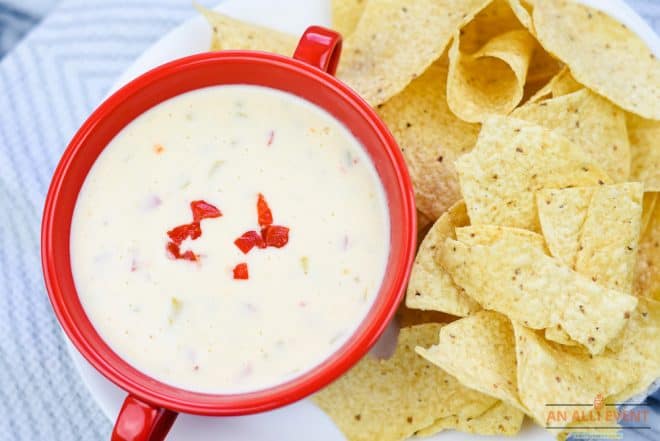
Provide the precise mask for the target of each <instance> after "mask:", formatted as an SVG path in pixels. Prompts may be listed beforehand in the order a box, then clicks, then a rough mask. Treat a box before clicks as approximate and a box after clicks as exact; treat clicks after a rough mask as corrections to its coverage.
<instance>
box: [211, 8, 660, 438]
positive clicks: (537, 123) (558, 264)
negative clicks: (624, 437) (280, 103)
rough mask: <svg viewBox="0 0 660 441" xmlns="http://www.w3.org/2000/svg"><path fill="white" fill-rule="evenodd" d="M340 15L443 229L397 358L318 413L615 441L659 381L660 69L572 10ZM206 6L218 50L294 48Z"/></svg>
mask: <svg viewBox="0 0 660 441" xmlns="http://www.w3.org/2000/svg"><path fill="white" fill-rule="evenodd" d="M332 8H333V26H334V27H335V28H336V29H338V30H340V31H341V32H342V33H343V34H344V38H345V40H344V53H343V54H342V60H341V62H340V65H339V70H338V76H339V78H340V79H342V80H343V81H345V82H346V83H347V84H348V85H349V86H351V87H353V88H354V89H355V90H356V91H357V92H358V93H359V94H360V95H361V96H362V97H363V98H364V99H365V100H366V101H367V102H368V103H370V104H371V105H372V106H374V107H375V108H376V111H377V112H378V114H379V115H380V116H381V117H382V118H383V120H384V121H385V122H386V123H387V125H388V127H389V128H390V130H391V131H392V133H393V134H394V136H395V137H396V139H397V141H398V143H399V145H400V147H401V150H402V152H403V154H404V157H405V159H406V161H407V164H408V167H409V171H410V174H411V177H412V180H413V184H414V187H415V195H416V202H417V209H418V215H419V216H418V217H419V222H418V225H419V229H420V231H424V232H425V235H422V236H421V237H423V240H422V241H421V244H420V246H419V251H418V255H417V258H416V260H415V263H414V266H413V272H412V277H411V280H410V284H409V287H408V291H407V295H406V301H405V305H402V306H401V308H400V310H399V314H398V315H397V317H398V320H399V322H400V324H401V326H402V329H401V331H400V335H399V340H398V344H397V348H396V351H395V353H394V355H393V356H392V357H391V358H389V359H387V360H382V359H377V358H375V357H372V356H367V357H366V358H365V359H364V360H362V361H361V362H360V363H359V364H358V365H356V366H355V367H354V368H353V369H352V370H350V371H349V372H348V373H347V374H346V375H344V376H343V377H342V378H340V379H339V380H338V381H336V382H335V383H333V384H332V385H330V386H329V387H327V388H326V389H325V390H323V391H321V392H320V393H318V394H317V395H316V397H315V401H316V402H317V404H318V405H319V406H320V407H321V408H322V409H323V410H325V411H326V412H327V413H328V414H329V415H330V416H331V417H332V418H333V420H334V421H335V422H336V424H337V425H338V426H339V427H340V428H341V430H342V431H343V432H344V434H345V435H346V437H347V438H348V439H349V440H352V441H357V440H365V441H366V440H381V441H390V440H391V441H396V440H403V439H406V438H408V437H410V436H413V435H417V436H430V435H433V434H435V433H437V432H440V431H443V430H458V431H463V432H469V433H477V434H507V435H514V434H516V433H518V431H519V430H520V428H521V425H522V422H523V419H524V417H525V415H527V416H528V417H529V418H530V419H531V420H532V421H534V422H535V423H536V424H539V425H541V426H542V427H545V428H547V429H548V430H551V431H552V432H553V433H554V434H556V435H557V436H559V437H565V436H566V434H567V433H570V432H580V431H586V432H588V431H596V432H597V433H599V434H601V435H603V434H609V435H610V436H611V435H612V431H613V429H612V427H613V426H614V427H615V426H616V424H617V421H616V418H615V419H614V420H611V419H609V420H608V419H607V416H606V413H605V412H601V413H598V412H600V411H601V410H602V405H603V403H605V404H612V403H619V402H622V401H625V400H627V399H629V398H630V397H633V396H634V395H636V394H639V393H644V392H645V391H647V390H648V388H649V387H650V386H651V384H652V383H653V382H654V381H656V380H657V379H658V377H660V269H659V268H660V201H659V200H658V199H660V196H658V192H659V191H660V62H659V61H658V59H657V58H656V57H655V55H654V54H653V53H652V52H651V51H650V50H649V49H648V47H647V46H646V45H645V44H644V43H643V42H642V41H641V40H640V39H639V38H638V37H637V36H636V35H635V34H633V33H632V32H631V31H630V30H629V29H627V28H626V27H625V26H624V25H622V24H620V23H618V22H617V21H615V20H613V19H612V18H610V17H608V16H607V15H605V14H604V13H602V12H599V11H596V10H593V9H590V8H587V7H585V6H581V5H578V4H576V3H574V2H572V1H568V0H543V1H535V0H534V1H532V0H529V1H527V0H416V1H403V0H334V1H333V2H332ZM202 12H203V13H204V14H205V15H206V17H207V19H208V20H209V22H210V23H211V25H212V28H213V42H212V48H213V49H258V50H265V51H271V52H276V53H280V54H284V55H291V54H292V52H293V50H294V48H295V45H296V37H295V36H292V35H286V34H282V33H279V32H275V31H272V30H268V29H265V28H261V27H257V26H253V25H250V24H247V23H242V22H239V21H236V20H233V19H231V18H229V17H225V16H222V15H220V14H216V13H213V12H210V11H205V10H204V11H202ZM426 231H428V232H426ZM584 403H594V406H595V407H594V408H584V407H582V408H581V411H582V415H583V414H584V412H589V411H593V412H596V415H597V417H596V420H595V421H594V420H593V418H592V419H591V420H590V421H588V422H587V421H585V420H584V419H583V418H580V414H578V413H575V412H574V407H572V406H570V404H584ZM567 405H569V406H567ZM609 409H612V407H609ZM610 418H611V416H610ZM597 427H600V429H598V428H597Z"/></svg>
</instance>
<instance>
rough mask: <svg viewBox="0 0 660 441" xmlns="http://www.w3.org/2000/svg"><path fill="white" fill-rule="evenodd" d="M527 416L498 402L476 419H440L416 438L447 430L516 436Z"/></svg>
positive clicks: (454, 416)
mask: <svg viewBox="0 0 660 441" xmlns="http://www.w3.org/2000/svg"><path fill="white" fill-rule="evenodd" d="M524 418H525V414H524V413H523V412H521V411H519V410H518V409H516V408H515V407H513V406H509V405H508V404H505V403H504V402H502V401H498V402H497V404H495V405H494V406H493V407H491V408H490V409H488V410H487V411H486V412H484V413H483V414H481V415H479V416H476V417H463V416H460V415H452V416H448V417H444V418H440V419H439V420H437V421H436V422H435V423H433V424H431V425H430V426H429V427H426V428H425V429H422V430H420V431H418V432H417V433H416V434H415V436H418V437H427V436H432V435H435V434H436V433H438V432H441V431H443V430H446V429H454V430H458V431H459V432H465V433H473V434H476V435H509V436H511V435H515V434H517V433H518V432H519V431H520V428H521V427H522V423H523V420H524Z"/></svg>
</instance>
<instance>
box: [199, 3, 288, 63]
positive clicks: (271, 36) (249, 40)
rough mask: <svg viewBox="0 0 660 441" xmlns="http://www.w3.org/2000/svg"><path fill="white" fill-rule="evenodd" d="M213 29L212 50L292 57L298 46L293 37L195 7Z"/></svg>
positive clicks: (201, 7)
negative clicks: (254, 52)
mask: <svg viewBox="0 0 660 441" xmlns="http://www.w3.org/2000/svg"><path fill="white" fill-rule="evenodd" d="M195 7H196V8H197V10H198V11H199V12H200V13H201V14H202V15H204V17H205V18H206V20H207V21H208V22H209V24H210V25H211V28H212V29H213V36H212V37H211V50H212V51H219V50H227V49H246V50H255V51H266V52H273V53H275V54H280V55H286V56H291V55H293V52H294V51H295V49H296V46H297V45H298V39H297V38H296V37H294V36H293V35H289V34H285V33H283V32H279V31H275V30H273V29H269V28H266V27H263V26H257V25H253V24H250V23H245V22H243V21H240V20H236V19H233V18H231V17H228V16H226V15H224V14H220V13H219V12H215V11H212V10H210V9H206V8H204V7H203V6H200V5H195Z"/></svg>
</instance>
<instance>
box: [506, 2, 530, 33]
mask: <svg viewBox="0 0 660 441" xmlns="http://www.w3.org/2000/svg"><path fill="white" fill-rule="evenodd" d="M509 6H510V7H511V10H513V13H514V14H515V15H516V17H517V18H518V21H519V22H520V23H522V25H523V26H524V27H525V28H526V29H527V30H528V31H529V32H531V33H532V34H533V33H534V26H533V24H532V9H531V7H529V6H528V5H526V4H525V3H524V2H521V1H520V0H509Z"/></svg>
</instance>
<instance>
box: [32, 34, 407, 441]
mask: <svg viewBox="0 0 660 441" xmlns="http://www.w3.org/2000/svg"><path fill="white" fill-rule="evenodd" d="M340 51H341V37H340V36H339V35H338V34H336V33H335V32H333V31H329V30H327V29H323V28H319V27H311V28H309V29H308V30H307V31H306V32H305V34H304V35H303V37H302V39H301V41H300V44H299V46H298V48H297V49H296V52H295V54H294V58H287V57H282V56H278V55H274V54H268V53H261V52H253V51H222V52H212V53H204V54H199V55H194V56H191V57H186V58H182V59H179V60H176V61H173V62H171V63H167V64H165V65H162V66H160V67H157V68H155V69H153V70H151V71H149V72H148V73H146V74H144V75H142V76H140V77H139V78H137V79H135V80H133V81H132V82H130V83H129V84H128V85H126V86H125V87H123V88H122V89H120V90H119V91H118V92H116V93H115V94H114V95H112V96H111V97H110V98H108V99H107V100H106V101H105V102H104V103H103V104H101V106H100V107H99V108H98V109H96V111H94V113H93V114H92V115H91V116H90V117H89V118H88V119H87V121H85V123H84V124H83V125H82V127H81V128H80V130H78V132H77V133H76V135H75V136H74V137H73V139H72V141H71V143H70V144H69V146H68V147H67V149H66V151H65V152H64V155H63V157H62V159H61V161H60V163H59V165H58V166H57V169H56V170H55V174H54V176H53V180H52V182H51V185H50V189H49V191H48V196H47V198H46V205H45V209H44V214H43V223H42V235H41V246H42V263H43V271H44V277H45V281H46V287H47V289H48V294H49V296H50V300H51V303H52V305H53V309H54V310H55V314H56V315H57V318H58V319H59V321H60V323H61V325H62V327H63V328H64V330H65V332H66V334H67V335H68V337H69V338H70V339H71V341H72V342H73V344H74V345H75V346H76V348H77V349H78V351H80V353H81V354H82V355H83V356H84V357H85V358H86V359H87V361H89V363H91V364H92V366H94V367H95V368H96V369H97V370H98V371H99V372H101V374H103V375H104V376H105V377H106V378H108V379H109V380H110V381H112V382H113V383H115V384H116V385H118V386H119V387H121V388H122V389H124V390H126V391H128V392H129V397H128V398H127V400H126V402H125V403H124V407H123V408H122V411H121V412H120V416H119V417H118V420H117V424H116V426H115V432H114V434H113V440H158V439H164V437H165V435H166V433H167V430H168V429H169V427H170V426H171V424H172V422H173V421H174V418H175V416H176V413H175V412H186V413H193V414H198V415H242V414H248V413H254V412H260V411H265V410H269V409H272V408H275V407H279V406H282V405H285V404H288V403H291V402H293V401H296V400H298V399H301V398H303V397H305V396H307V395H309V394H311V393H313V392H315V391H317V390H318V389H320V388H322V387H323V386H325V385H327V384H328V383H330V382H331V381H333V380H334V379H336V378H337V377H338V376H339V375H341V374H342V373H344V372H345V371H346V370H348V369H349V368H350V367H351V366H353V365H354V364H355V363H356V362H357V361H358V360H360V358H361V357H362V356H364V354H365V353H366V352H367V351H368V350H369V348H370V347H371V346H372V345H373V344H374V343H375V341H376V340H377V339H378V337H379V336H380V335H381V333H382V332H383V330H384V329H385V327H386V326H387V324H388V322H389V320H390V319H391V318H392V315H393V314H394V312H395V310H396V308H397V306H398V304H399V302H400V300H401V297H402V295H403V292H404V289H405V286H406V283H407V280H408V277H409V273H410V267H411V265H412V259H413V257H414V249H415V237H416V231H415V230H416V222H415V205H414V198H413V190H412V185H411V182H410V178H409V176H408V173H407V170H406V166H405V163H404V160H403V158H402V156H401V153H400V151H399V148H398V147H397V144H396V142H395V141H394V139H393V137H392V135H391V134H390V133H389V131H388V130H387V128H386V127H385V125H384V124H383V122H382V121H381V120H380V119H379V118H378V116H377V115H376V114H375V112H374V111H373V110H372V109H371V107H369V105H368V104H367V103H366V102H365V101H364V100H362V99H361V98H360V97H359V96H358V95H357V94H356V93H355V92H354V91H352V90H351V89H350V88H348V87H347V86H346V85H345V84H343V83H341V82H340V81H338V80H337V79H335V78H334V77H333V76H332V74H334V71H335V69H336V66H337V62H338V59H339V53H340ZM221 84H253V85H260V86H267V87H271V88H274V89H279V90H282V91H285V92H289V93H292V94H294V95H297V96H299V97H302V98H304V99H306V100H307V101H310V102H312V103H314V104H316V105H317V106H320V107H321V108H323V109H325V110H326V111H328V112H330V113H331V114H332V115H333V116H334V117H335V118H337V119H338V120H339V121H341V122H342V123H343V124H344V125H345V126H346V127H348V128H349V129H350V131H351V132H352V133H353V134H354V135H355V136H356V137H357V138H358V139H359V140H360V142H361V143H362V145H363V146H364V148H365V150H366V151H367V153H368V154H369V156H370V157H371V159H372V161H373V163H374V165H375V167H376V170H377V172H378V174H379V176H380V180H381V182H382V185H383V186H384V189H385V193H386V196H387V201H388V205H389V215H390V225H391V227H390V244H391V247H390V254H389V258H388V262H387V268H386V271H385V276H384V279H383V281H382V285H381V288H380V291H379V294H378V296H377V298H376V299H375V301H374V304H373V306H372V308H371V310H370V311H369V313H368V314H367V316H366V317H365V319H364V321H363V322H362V324H361V325H360V326H359V328H358V329H357V330H356V331H355V333H354V334H353V335H352V336H351V338H350V339H349V340H348V341H347V342H346V344H344V345H343V346H342V347H341V348H340V349H338V350H337V351H336V352H335V353H333V354H328V355H329V356H328V358H327V359H326V360H325V361H324V362H323V363H322V364H320V365H319V366H317V367H315V368H314V369H313V370H311V371H309V372H306V373H304V374H302V375H300V376H299V377H297V378H295V379H293V380H291V381H288V382H286V383H284V384H280V385H278V386H275V387H272V388H269V389H266V390H260V391H256V392H250V393H243V394H232V395H214V394H204V393H198V392H191V391H187V390H182V389H178V388H176V387H173V386H170V385H168V384H164V383H162V382H160V381H158V380H155V379H153V378H150V377H148V376H147V375H145V374H143V373H141V372H140V371H138V370H137V369H135V368H134V367H133V366H131V365H130V364H129V363H127V362H126V361H124V360H123V359H122V358H121V357H119V356H118V355H117V354H116V353H115V352H114V351H113V350H112V349H111V348H110V347H109V346H108V345H107V344H106V343H105V342H104V341H103V339H102V338H101V337H100V336H99V334H98V333H97V332H96V330H95V329H94V326H93V324H92V323H91V322H90V321H89V319H88V317H87V315H86V314H85V311H84V310H83V307H82V305H81V303H80V300H79V298H78V294H77V292H76V287H75V284H74V281H73V277H72V273H71V262H70V256H69V238H70V229H71V218H72V215H73V210H74V206H75V204H76V199H77V197H78V192H79V191H80V188H81V186H82V185H83V182H84V180H85V177H86V175H87V173H88V172H89V170H90V168H91V167H92V164H93V163H94V161H95V160H96V158H97V157H98V156H99V154H100V153H101V151H102V150H103V149H104V148H105V146H106V145H107V144H108V143H109V142H110V141H111V140H112V138H113V137H114V136H115V135H117V133H119V131H121V130H122V129H123V128H124V127H125V126H126V125H127V124H128V123H130V122H131V121H132V120H133V119H135V118H136V117H137V116H138V115H140V114H142V113H143V112H145V111H146V110H147V109H149V108H151V107H153V106H155V105H157V104H158V103H160V102H162V101H164V100H167V99H169V98H172V97H174V96H176V95H179V94H182V93H185V92H188V91H191V90H194V89H199V88H202V87H207V86H214V85H221Z"/></svg>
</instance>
